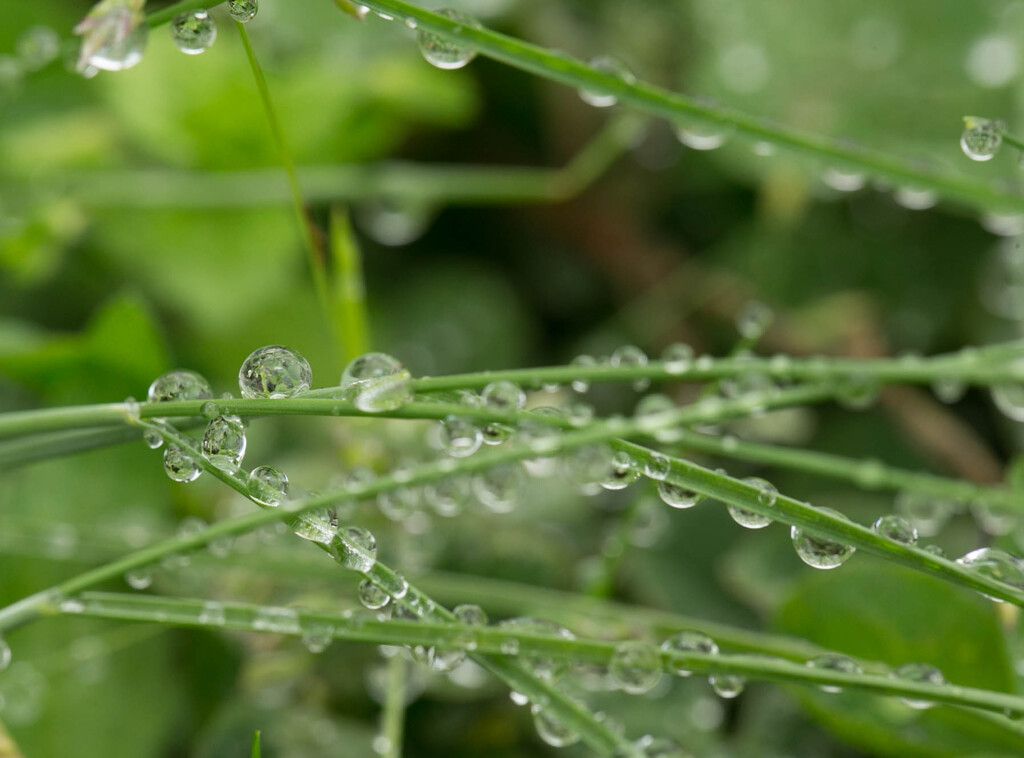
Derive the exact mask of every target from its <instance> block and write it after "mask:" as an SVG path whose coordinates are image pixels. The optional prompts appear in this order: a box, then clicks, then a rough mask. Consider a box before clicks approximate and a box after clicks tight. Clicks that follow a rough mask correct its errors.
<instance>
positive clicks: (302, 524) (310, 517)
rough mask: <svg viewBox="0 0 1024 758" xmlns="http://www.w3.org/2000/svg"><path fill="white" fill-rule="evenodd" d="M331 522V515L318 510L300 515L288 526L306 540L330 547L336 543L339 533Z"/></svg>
mask: <svg viewBox="0 0 1024 758" xmlns="http://www.w3.org/2000/svg"><path fill="white" fill-rule="evenodd" d="M331 522H332V519H331V515H330V513H328V512H327V511H325V510H317V511H313V512H311V513H302V514H299V515H298V516H296V517H295V518H293V519H291V520H290V521H289V522H288V526H289V528H290V529H291V530H292V531H293V532H295V534H297V535H298V536H299V537H302V539H304V540H309V541H310V542H318V543H320V544H322V545H329V544H330V543H331V542H333V541H334V537H335V534H336V533H337V527H336V526H334V524H332V523H331Z"/></svg>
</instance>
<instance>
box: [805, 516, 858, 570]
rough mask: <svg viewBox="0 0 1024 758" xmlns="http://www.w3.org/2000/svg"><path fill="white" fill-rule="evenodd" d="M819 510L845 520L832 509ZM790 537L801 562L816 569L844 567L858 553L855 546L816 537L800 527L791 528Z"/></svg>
mask: <svg viewBox="0 0 1024 758" xmlns="http://www.w3.org/2000/svg"><path fill="white" fill-rule="evenodd" d="M818 510H819V511H820V512H821V513H828V514H830V515H832V516H837V517H839V518H845V516H843V515H842V514H841V513H837V512H836V511H834V510H832V509H831V508H819V509H818ZM789 535H790V538H791V539H792V540H793V547H794V548H795V549H796V554H797V555H798V556H800V560H802V561H803V562H804V563H806V564H807V565H808V566H813V567H814V568H819V569H834V568H836V567H837V566H842V565H843V564H844V563H846V561H847V560H848V559H849V557H850V556H851V555H853V554H854V553H855V552H856V551H857V548H855V547H854V546H853V545H844V544H842V543H841V542H833V541H832V540H830V539H828V538H824V537H818V536H815V535H813V534H811V533H809V532H807V531H806V530H805V529H803V528H802V527H798V526H793V527H791V528H790V531H789Z"/></svg>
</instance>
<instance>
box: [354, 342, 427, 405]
mask: <svg viewBox="0 0 1024 758" xmlns="http://www.w3.org/2000/svg"><path fill="white" fill-rule="evenodd" d="M411 380H412V376H411V374H410V373H409V371H408V369H406V368H405V366H403V365H402V364H401V363H400V362H399V361H398V360H397V359H396V358H393V357H392V356H390V355H388V354H386V353H367V354H366V355H361V356H359V357H358V358H355V359H354V360H353V361H352V362H351V363H349V364H348V366H346V367H345V371H344V372H343V373H342V375H341V386H342V387H343V388H344V389H345V390H346V391H347V392H348V394H349V395H350V396H351V398H352V402H353V403H355V406H356V408H358V409H359V410H361V411H363V412H364V413H380V412H382V411H393V410H397V409H398V408H401V407H402V406H403V405H405V404H406V403H408V402H410V401H411V400H412V396H413V393H412V387H411V384H410V383H411Z"/></svg>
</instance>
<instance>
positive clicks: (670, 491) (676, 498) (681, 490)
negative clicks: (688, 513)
mask: <svg viewBox="0 0 1024 758" xmlns="http://www.w3.org/2000/svg"><path fill="white" fill-rule="evenodd" d="M658 497H660V498H661V499H662V502H664V503H665V505H669V506H672V507H673V508H692V507H693V506H695V505H696V504H697V503H699V502H700V501H701V500H702V499H703V498H704V496H703V495H701V494H699V493H697V492H694V491H693V490H689V489H687V488H686V487H683V486H682V485H679V484H673V483H672V482H664V481H663V482H658Z"/></svg>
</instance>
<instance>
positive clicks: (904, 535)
mask: <svg viewBox="0 0 1024 758" xmlns="http://www.w3.org/2000/svg"><path fill="white" fill-rule="evenodd" d="M871 528H872V529H874V530H875V532H876V533H878V534H880V535H882V536H883V537H885V538H886V539H890V540H892V541H893V542H901V543H903V544H904V545H914V544H916V543H917V529H915V528H914V527H913V525H912V524H911V523H910V522H909V521H907V520H906V519H905V518H903V517H902V516H897V515H896V514H894V513H887V514H885V515H884V516H879V517H878V519H877V520H876V521H875V523H874V524H872V525H871Z"/></svg>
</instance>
